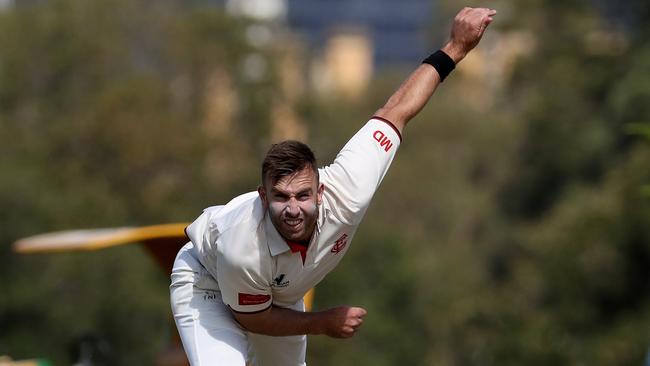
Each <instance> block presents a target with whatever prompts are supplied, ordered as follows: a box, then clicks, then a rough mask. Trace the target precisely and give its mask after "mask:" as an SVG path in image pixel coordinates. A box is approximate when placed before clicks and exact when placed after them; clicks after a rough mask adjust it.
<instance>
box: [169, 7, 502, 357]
mask: <svg viewBox="0 0 650 366" xmlns="http://www.w3.org/2000/svg"><path fill="white" fill-rule="evenodd" d="M495 14H496V11H494V10H491V9H485V8H464V9H463V10H461V11H460V12H459V13H458V15H457V16H456V18H455V19H454V22H453V25H452V29H451V38H450V40H449V42H448V43H447V44H446V45H445V46H444V47H443V48H442V49H441V50H439V51H436V52H434V53H433V54H432V55H431V56H429V57H428V58H426V59H425V60H424V61H423V63H422V65H420V66H419V67H418V68H417V69H416V70H415V71H414V72H413V73H412V74H411V75H410V76H409V78H408V79H407V80H406V81H405V82H404V83H403V84H402V85H401V86H400V87H399V88H398V89H397V91H396V92H395V93H394V94H393V95H392V96H391V97H390V98H389V100H388V102H387V103H386V105H384V106H383V107H382V108H380V109H379V110H378V111H377V112H376V113H375V115H374V116H373V117H372V118H371V119H370V120H369V121H368V122H367V123H366V124H365V125H364V126H363V127H362V128H361V129H360V130H359V131H358V132H357V133H356V134H355V135H354V136H353V137H352V139H351V140H350V141H349V142H348V143H347V144H346V145H345V146H344V147H343V149H342V150H341V152H340V153H339V154H338V156H337V157H336V159H335V160H334V162H333V163H332V164H331V165H329V166H326V167H324V168H321V169H318V168H317V167H316V159H315V157H314V154H313V152H312V151H311V150H310V148H309V147H308V146H307V145H305V144H303V143H300V142H297V141H285V142H282V143H279V144H275V145H273V146H272V147H271V148H270V150H269V151H268V153H267V155H266V157H265V159H264V162H263V164H262V176H261V185H260V187H259V188H258V190H257V191H255V192H250V193H246V194H243V195H241V196H238V197H236V198H234V199H233V200H232V201H230V202H228V203H227V204H226V205H223V206H213V207H210V208H207V209H206V210H204V212H203V214H202V215H201V216H200V217H199V218H198V219H196V221H194V222H193V223H192V224H191V225H189V226H188V227H187V229H186V233H187V235H188V237H189V238H190V242H189V243H187V244H186V245H185V246H184V247H183V248H182V249H181V250H180V252H179V253H178V256H177V257H176V261H175V263H174V269H173V271H172V275H171V286H170V292H171V304H172V310H173V313H174V319H175V321H176V326H177V328H178V331H179V333H180V336H181V339H182V342H183V347H184V348H185V352H186V353H187V356H188V359H189V361H190V363H191V364H192V365H194V366H197V365H233V366H244V365H245V364H246V363H247V362H248V363H251V364H254V365H272V366H294V365H295V366H298V365H305V352H306V344H307V340H306V335H307V334H313V335H320V334H324V335H327V336H330V337H336V338H348V337H352V336H353V335H354V334H355V332H356V331H357V330H358V329H359V327H360V326H361V325H362V324H363V317H364V316H365V315H366V310H365V309H363V308H360V307H353V306H339V307H336V308H332V309H328V310H325V311H318V312H305V311H304V305H303V301H302V298H303V295H304V294H305V293H306V292H307V291H308V290H309V289H310V288H312V287H314V286H315V285H316V284H318V283H319V282H320V281H321V280H322V279H323V277H325V275H326V274H327V273H329V272H330V271H331V270H333V269H334V267H336V265H337V264H338V263H339V261H340V260H341V258H343V256H344V255H345V253H346V252H347V251H348V250H349V248H350V243H351V241H352V239H353V238H354V234H355V232H356V230H357V227H358V225H359V224H360V222H361V219H362V218H363V216H364V214H365V212H366V209H367V208H368V205H369V204H370V201H371V199H372V196H373V194H374V192H375V190H376V189H377V187H378V186H379V184H380V182H381V181H382V179H383V177H384V175H385V174H386V172H387V170H388V167H389V166H390V164H391V161H392V160H393V158H394V156H395V154H396V152H397V149H398V147H399V145H400V143H401V141H402V130H403V129H404V127H405V126H406V124H407V122H408V121H409V120H410V119H411V118H413V117H414V116H415V115H416V114H417V113H418V112H419V111H420V110H421V109H422V108H423V107H424V105H425V104H426V103H427V101H428V100H429V98H430V97H431V95H433V93H434V91H435V90H436V88H437V86H438V84H439V83H440V82H442V81H443V80H444V78H445V77H446V76H447V75H448V74H449V73H450V72H451V71H452V70H453V69H454V67H455V65H456V64H457V63H458V62H460V61H461V60H462V59H463V58H464V57H465V55H467V53H468V52H470V51H471V50H472V49H473V48H474V47H475V46H476V45H477V44H478V42H479V41H480V39H481V37H482V36H483V33H484V32H485V29H486V28H487V26H488V25H489V24H490V23H491V22H492V19H493V17H494V15H495Z"/></svg>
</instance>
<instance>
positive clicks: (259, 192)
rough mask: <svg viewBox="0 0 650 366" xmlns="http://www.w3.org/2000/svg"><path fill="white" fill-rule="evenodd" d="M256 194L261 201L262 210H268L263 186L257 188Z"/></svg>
mask: <svg viewBox="0 0 650 366" xmlns="http://www.w3.org/2000/svg"><path fill="white" fill-rule="evenodd" d="M257 193H258V194H259V195H260V199H262V205H263V206H264V208H269V201H268V200H267V199H266V190H265V189H264V186H259V187H257Z"/></svg>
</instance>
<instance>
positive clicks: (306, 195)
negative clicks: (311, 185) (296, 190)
mask: <svg viewBox="0 0 650 366" xmlns="http://www.w3.org/2000/svg"><path fill="white" fill-rule="evenodd" d="M310 198H311V194H309V193H301V194H299V195H298V199H299V200H300V201H307V200H309V199H310Z"/></svg>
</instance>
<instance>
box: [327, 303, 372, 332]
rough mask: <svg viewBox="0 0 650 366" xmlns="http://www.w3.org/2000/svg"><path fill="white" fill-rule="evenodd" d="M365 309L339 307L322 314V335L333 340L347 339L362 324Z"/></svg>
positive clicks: (365, 312)
mask: <svg viewBox="0 0 650 366" xmlns="http://www.w3.org/2000/svg"><path fill="white" fill-rule="evenodd" d="M366 314H367V311H366V309H364V308H358V307H351V306H339V307H336V308H333V309H329V310H325V311H324V312H322V317H323V318H322V320H323V322H322V330H321V331H322V333H323V334H326V335H328V336H330V337H334V338H349V337H352V336H353V335H354V333H355V332H356V331H357V329H359V327H360V326H361V324H363V317H364V316H365V315H366Z"/></svg>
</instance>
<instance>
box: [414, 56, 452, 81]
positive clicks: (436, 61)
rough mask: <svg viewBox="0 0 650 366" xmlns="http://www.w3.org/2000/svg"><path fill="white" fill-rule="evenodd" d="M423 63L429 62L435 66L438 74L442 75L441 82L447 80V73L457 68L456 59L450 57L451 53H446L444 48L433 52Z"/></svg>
mask: <svg viewBox="0 0 650 366" xmlns="http://www.w3.org/2000/svg"><path fill="white" fill-rule="evenodd" d="M422 63H423V64H429V65H431V66H433V67H434V68H435V69H436V71H438V75H440V82H443V81H445V78H446V77H447V75H449V73H450V72H452V71H453V70H454V69H455V68H456V63H455V62H454V60H452V59H451V57H449V55H447V54H446V53H444V52H443V51H442V50H438V51H436V52H434V53H432V54H431V56H429V57H427V58H425V59H424V61H422Z"/></svg>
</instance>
